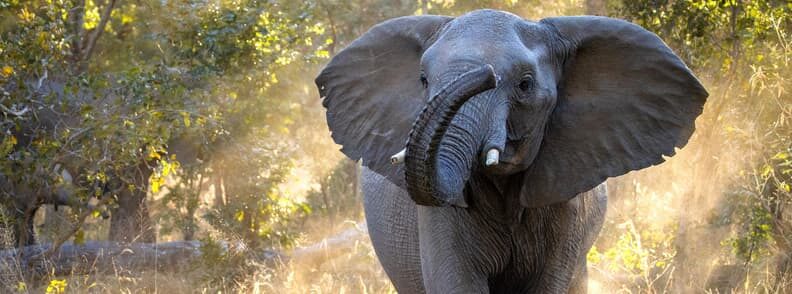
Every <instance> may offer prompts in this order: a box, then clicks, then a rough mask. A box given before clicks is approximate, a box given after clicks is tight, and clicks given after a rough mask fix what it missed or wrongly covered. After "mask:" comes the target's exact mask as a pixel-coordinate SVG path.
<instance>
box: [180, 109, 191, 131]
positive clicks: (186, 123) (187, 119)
mask: <svg viewBox="0 0 792 294" xmlns="http://www.w3.org/2000/svg"><path fill="white" fill-rule="evenodd" d="M181 115H182V120H183V121H184V126H185V127H188V128H189V127H190V114H189V113H188V112H186V111H182V113H181Z"/></svg>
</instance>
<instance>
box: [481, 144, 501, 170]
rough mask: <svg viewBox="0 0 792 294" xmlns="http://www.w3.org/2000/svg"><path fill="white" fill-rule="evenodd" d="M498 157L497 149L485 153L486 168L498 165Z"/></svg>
mask: <svg viewBox="0 0 792 294" xmlns="http://www.w3.org/2000/svg"><path fill="white" fill-rule="evenodd" d="M498 156H500V151H498V149H495V148H492V149H490V150H489V151H487V161H485V162H484V165H486V166H493V165H498Z"/></svg>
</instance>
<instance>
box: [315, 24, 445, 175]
mask: <svg viewBox="0 0 792 294" xmlns="http://www.w3.org/2000/svg"><path fill="white" fill-rule="evenodd" d="M451 19H452V18H450V17H445V16H435V15H425V16H406V17H400V18H395V19H391V20H388V21H385V22H382V23H380V24H378V25H376V26H374V27H373V28H371V29H370V30H369V31H368V32H366V33H365V34H363V35H362V36H361V37H360V38H358V39H356V40H355V41H353V42H352V43H351V44H350V45H349V46H348V47H346V48H345V49H344V50H342V51H341V52H339V53H338V54H337V55H336V56H335V57H334V58H333V59H332V60H331V61H330V63H329V64H328V65H327V66H326V67H325V68H324V70H322V72H321V73H320V74H319V76H318V77H317V78H316V81H315V82H316V86H317V87H318V88H319V94H320V96H321V97H322V99H323V101H322V105H323V106H324V107H325V108H326V109H327V124H328V126H329V127H330V131H331V132H332V137H333V140H334V141H335V142H336V143H338V144H340V145H341V146H342V148H341V151H342V152H343V153H344V154H346V156H348V157H349V158H351V159H352V160H355V161H357V160H359V159H362V160H363V165H364V166H367V167H368V168H369V169H371V170H373V171H375V172H377V173H379V174H381V175H383V176H385V177H386V178H387V179H388V180H390V181H391V182H393V183H395V184H396V185H398V186H400V187H402V188H405V187H406V186H405V181H404V171H403V167H402V166H403V165H399V166H394V165H391V164H390V157H391V156H392V155H393V154H395V153H397V152H399V151H400V150H402V149H404V148H405V142H406V141H407V136H408V134H409V132H410V128H411V126H412V123H413V121H414V120H415V118H416V117H417V116H418V113H419V112H420V110H421V108H422V107H423V105H424V104H425V99H426V98H425V97H426V93H425V92H424V91H425V89H424V87H423V84H422V83H421V80H420V75H421V72H420V70H421V69H420V60H421V56H422V55H423V52H424V51H425V50H426V49H427V48H428V47H429V46H430V45H431V43H432V42H433V40H434V35H435V33H436V32H437V31H439V30H440V28H441V27H442V26H443V25H444V24H445V23H447V22H449V21H450V20H451Z"/></svg>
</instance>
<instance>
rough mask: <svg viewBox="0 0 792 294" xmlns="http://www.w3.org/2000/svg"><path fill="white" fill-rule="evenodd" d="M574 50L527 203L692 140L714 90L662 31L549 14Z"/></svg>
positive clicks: (652, 159)
mask: <svg viewBox="0 0 792 294" xmlns="http://www.w3.org/2000/svg"><path fill="white" fill-rule="evenodd" d="M541 23H543V24H546V25H549V26H550V27H551V30H554V31H556V32H557V33H558V34H559V36H560V38H561V39H562V42H561V43H563V44H565V46H564V47H566V50H568V52H567V53H568V55H566V57H565V62H564V68H563V72H562V77H561V79H562V80H561V81H560V83H559V84H558V100H557V104H556V107H555V109H554V111H553V113H552V114H551V116H550V120H549V122H548V126H547V130H546V132H545V137H544V140H543V142H542V146H541V147H540V150H539V154H538V155H537V157H536V159H535V161H534V163H533V164H532V166H531V167H530V168H529V169H528V170H527V171H526V172H525V178H524V183H523V186H522V187H521V191H520V194H521V195H520V200H521V203H522V204H523V205H525V206H528V207H537V206H543V205H549V204H554V203H559V202H563V201H566V200H569V199H570V198H572V197H575V196H576V195H577V194H578V193H582V192H585V191H588V190H590V189H592V188H594V187H596V186H597V185H598V184H600V183H602V182H603V181H605V179H607V178H608V177H614V176H619V175H623V174H625V173H627V172H629V171H632V170H638V169H642V168H645V167H649V166H652V165H655V164H659V163H661V162H663V161H664V159H663V156H672V155H674V153H675V148H676V147H682V146H684V145H685V144H686V143H687V141H688V139H689V138H690V136H691V134H692V133H693V130H694V128H695V126H694V122H695V119H696V117H697V116H699V115H700V114H701V112H702V109H703V106H704V102H705V101H706V98H707V96H708V94H707V91H706V90H705V89H704V87H703V86H702V85H701V83H699V81H698V80H697V79H696V77H695V76H694V75H693V73H691V71H690V69H688V68H687V66H685V64H684V63H683V62H682V60H680V59H679V57H677V56H676V55H675V54H674V53H673V52H672V51H671V49H670V48H668V46H666V44H665V43H663V41H662V40H660V38H658V37H657V36H656V35H655V34H653V33H651V32H649V31H647V30H645V29H643V28H641V27H640V26H637V25H634V24H631V23H629V22H625V21H622V20H616V19H612V18H607V17H593V16H579V17H556V18H548V19H544V20H542V21H541Z"/></svg>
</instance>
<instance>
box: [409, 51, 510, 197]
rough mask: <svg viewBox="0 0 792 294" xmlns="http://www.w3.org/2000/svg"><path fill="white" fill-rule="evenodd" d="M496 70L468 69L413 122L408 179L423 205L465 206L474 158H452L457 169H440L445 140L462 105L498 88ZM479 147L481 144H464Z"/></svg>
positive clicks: (487, 67) (412, 194)
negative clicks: (440, 154) (442, 142)
mask: <svg viewBox="0 0 792 294" xmlns="http://www.w3.org/2000/svg"><path fill="white" fill-rule="evenodd" d="M496 83H497V82H496V76H495V72H494V70H493V68H492V66H490V65H485V66H482V67H480V68H478V69H475V70H472V71H470V72H467V73H465V74H463V75H461V76H460V77H458V78H457V79H456V80H454V81H452V82H451V83H450V84H449V85H448V86H446V87H445V88H443V89H442V90H441V91H439V92H438V93H437V95H435V96H434V97H433V98H432V99H430V100H429V102H428V104H427V105H426V107H425V108H424V109H423V111H421V114H420V115H419V116H418V119H416V121H415V123H414V124H413V128H412V130H411V131H410V135H409V139H408V141H407V152H406V157H405V167H406V169H405V179H406V181H407V189H408V192H409V194H410V197H412V199H413V200H414V201H415V202H416V203H417V204H419V205H429V206H446V205H456V206H460V207H465V206H466V204H465V200H464V195H463V193H462V189H463V188H464V183H465V181H467V179H468V178H469V176H470V172H471V168H472V164H473V163H472V161H471V160H459V158H457V160H453V159H452V160H449V162H448V163H447V164H448V165H455V167H454V168H453V169H446V168H439V167H440V164H439V162H438V161H439V158H440V157H439V156H438V153H439V151H440V149H442V146H441V144H440V143H441V141H442V140H443V137H444V136H445V135H446V132H447V131H448V129H449V126H450V125H451V121H452V120H453V118H454V116H456V114H457V112H458V111H459V109H460V108H461V107H462V105H464V104H465V102H467V101H468V100H469V99H470V98H472V97H474V96H476V95H478V94H479V93H482V92H484V91H487V90H489V89H492V88H495V86H496ZM462 146H468V147H470V146H475V147H477V144H467V145H465V144H462ZM461 153H467V154H458V155H457V156H456V157H466V156H467V157H472V158H473V159H475V157H476V155H475V150H463V151H462V152H461Z"/></svg>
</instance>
